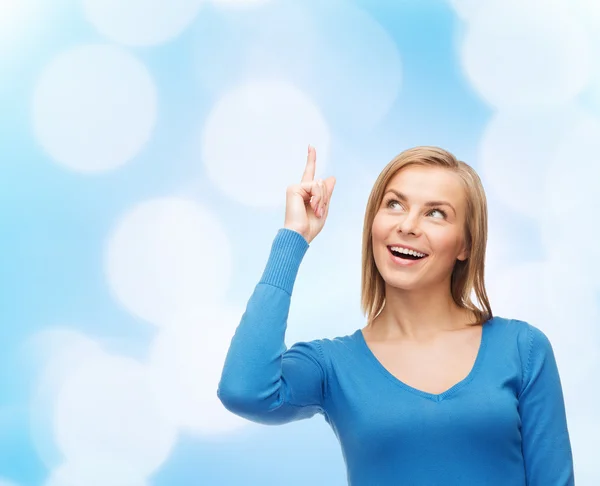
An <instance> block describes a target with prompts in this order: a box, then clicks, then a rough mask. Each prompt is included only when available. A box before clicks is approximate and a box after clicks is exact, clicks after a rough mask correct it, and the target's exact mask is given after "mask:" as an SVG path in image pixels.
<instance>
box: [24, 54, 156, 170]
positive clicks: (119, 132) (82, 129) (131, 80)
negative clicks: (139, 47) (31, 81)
mask: <svg viewBox="0 0 600 486" xmlns="http://www.w3.org/2000/svg"><path fill="white" fill-rule="evenodd" d="M156 103H157V101H156V90H155V87H154V83H153V81H152V79H151V77H150V75H149V73H148V71H147V70H146V68H145V67H144V66H143V65H142V64H141V63H140V62H139V61H138V60H137V59H136V58H135V57H133V56H132V55H131V54H129V53H127V52H125V51H123V50H120V49H118V48H116V47H114V46H108V45H85V46H78V47H75V48H72V49H70V50H68V51H66V52H63V53H62V54H60V55H59V56H58V57H56V58H55V59H54V60H53V61H52V62H51V63H50V64H49V65H48V66H47V67H46V68H45V69H44V71H43V72H42V74H41V75H40V78H39V80H38V82H37V86H36V88H35V93H34V97H33V118H34V119H33V121H34V128H35V133H36V135H37V138H38V140H39V142H40V143H41V144H42V146H43V147H44V149H45V150H46V151H47V152H48V153H49V154H50V156H51V157H52V158H53V159H54V160H55V161H56V162H58V163H60V164H63V165H65V166H67V167H69V168H70V169H73V170H76V171H81V172H101V171H106V170H110V169H114V168H116V167H118V166H120V165H122V164H124V163H125V162H127V161H129V160H130V159H132V158H133V157H135V156H136V155H137V154H138V153H139V152H140V150H141V149H142V147H143V146H144V144H145V143H146V142H147V141H148V139H149V138H150V135H151V131H152V128H153V127H154V123H155V119H156Z"/></svg>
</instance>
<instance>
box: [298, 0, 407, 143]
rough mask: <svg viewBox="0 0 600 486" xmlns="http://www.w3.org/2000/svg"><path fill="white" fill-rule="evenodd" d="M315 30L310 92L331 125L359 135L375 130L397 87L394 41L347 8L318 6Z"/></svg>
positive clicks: (366, 16) (399, 63) (399, 67)
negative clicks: (370, 129)
mask: <svg viewBox="0 0 600 486" xmlns="http://www.w3.org/2000/svg"><path fill="white" fill-rule="evenodd" d="M315 26H316V32H317V37H316V39H315V42H316V46H317V51H316V52H315V55H314V57H313V61H312V64H313V65H312V71H311V79H310V84H309V86H310V92H311V93H314V96H315V99H316V100H317V101H318V102H319V104H320V106H322V108H323V110H324V112H325V113H326V115H327V118H328V119H330V120H332V123H333V120H335V123H336V124H340V125H341V126H345V127H348V128H350V129H353V130H359V131H360V130H363V129H365V128H372V127H374V126H376V125H377V124H378V123H379V122H380V121H381V120H382V119H383V118H384V117H385V116H386V115H387V113H388V112H389V111H390V109H391V108H392V106H393V105H394V103H395V101H396V99H397V97H398V94H399V93H400V88H401V86H402V61H401V58H400V53H399V52H398V47H397V45H396V43H395V41H394V39H392V37H391V36H390V34H389V33H388V32H387V31H386V30H385V29H384V28H383V27H382V25H381V24H380V23H379V22H377V20H375V19H374V18H373V17H372V16H371V15H369V14H368V13H367V12H366V11H364V10H362V9H359V8H356V7H355V6H353V5H351V4H350V3H348V2H339V3H335V4H334V3H325V2H324V3H322V4H321V5H320V6H319V8H317V9H316V12H315ZM374 53H377V54H376V55H374Z"/></svg>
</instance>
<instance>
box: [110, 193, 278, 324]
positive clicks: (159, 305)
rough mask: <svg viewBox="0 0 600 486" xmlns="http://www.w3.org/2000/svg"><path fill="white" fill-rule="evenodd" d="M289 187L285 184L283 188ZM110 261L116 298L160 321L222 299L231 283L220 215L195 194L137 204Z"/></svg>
mask: <svg viewBox="0 0 600 486" xmlns="http://www.w3.org/2000/svg"><path fill="white" fill-rule="evenodd" d="M284 191H285V188H284ZM105 266H106V273H107V278H108V282H109V285H110V287H111V289H112V291H113V293H114V295H115V296H116V298H117V299H118V300H119V301H120V302H121V303H122V304H123V305H124V306H125V307H126V308H127V309H128V310H129V311H130V312H132V313H133V314H135V315H138V316H140V317H142V318H144V319H146V320H148V321H149V322H152V323H154V324H156V325H168V323H169V322H170V319H172V318H173V316H175V315H178V314H180V313H182V312H186V311H189V310H193V309H198V308H200V309H201V308H202V307H203V306H204V305H206V304H210V303H214V302H215V301H219V300H220V299H221V298H222V297H223V295H224V293H225V291H226V289H227V286H228V285H229V280H230V275H231V271H232V270H231V248H230V243H229V240H228V239H227V236H226V234H225V232H224V231H223V229H222V227H221V224H220V223H219V221H218V220H217V219H216V217H215V216H214V215H213V214H212V213H210V212H209V211H208V210H207V209H205V208H203V207H202V206H199V205H198V204H196V203H194V202H193V201H191V200H185V199H177V198H162V199H155V200H150V201H147V202H143V203H141V204H138V205H137V206H135V207H134V208H132V209H130V210H129V211H128V212H127V213H126V214H125V215H124V216H123V217H122V219H121V221H119V223H118V225H117V227H116V228H115V230H114V232H113V234H112V235H111V237H110V240H109V241H108V245H107V249H106V255H105Z"/></svg>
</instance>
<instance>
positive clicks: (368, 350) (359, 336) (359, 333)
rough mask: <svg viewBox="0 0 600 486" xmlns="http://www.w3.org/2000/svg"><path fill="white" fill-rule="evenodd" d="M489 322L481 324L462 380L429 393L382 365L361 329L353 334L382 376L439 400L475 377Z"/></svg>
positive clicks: (410, 389)
mask: <svg viewBox="0 0 600 486" xmlns="http://www.w3.org/2000/svg"><path fill="white" fill-rule="evenodd" d="M489 324H490V320H488V321H486V322H484V323H483V324H482V325H481V340H480V343H479V349H478V350H477V356H476V357H475V361H474V363H473V367H472V368H471V371H469V374H468V375H467V376H465V377H464V378H463V379H462V380H460V381H458V382H457V383H455V384H454V385H452V386H451V387H450V388H448V389H447V390H445V391H443V392H441V393H429V392H426V391H423V390H420V389H418V388H415V387H413V386H410V385H408V384H407V383H404V382H403V381H402V380H400V378H398V377H397V376H396V375H394V374H393V373H392V372H391V371H389V370H388V369H387V368H386V367H385V366H384V365H383V363H382V362H381V361H379V358H377V356H375V353H373V351H372V350H371V348H370V347H369V345H368V344H367V341H366V339H365V336H364V334H363V332H362V329H358V330H357V331H356V332H355V333H354V334H355V336H356V337H357V339H358V341H359V343H360V346H361V348H362V350H363V351H364V352H365V354H366V355H367V357H368V358H369V359H370V360H371V362H373V364H374V365H375V366H376V367H377V368H378V369H379V371H380V372H382V373H383V374H384V376H386V377H387V378H388V379H389V380H391V381H392V382H393V383H395V384H396V385H398V386H400V387H401V388H403V389H404V390H407V391H409V392H411V393H414V394H416V395H419V396H421V397H423V398H428V399H430V400H433V401H434V402H441V401H442V400H444V399H445V398H447V397H449V396H450V395H452V394H454V393H456V392H457V391H458V390H460V389H461V388H463V387H464V386H466V385H467V384H469V382H470V381H471V380H472V379H473V378H474V377H475V375H476V374H477V372H478V371H479V368H480V366H481V362H482V361H483V355H484V353H485V348H486V346H487V339H488V329H487V328H488V327H489Z"/></svg>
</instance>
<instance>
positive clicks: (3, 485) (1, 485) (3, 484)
mask: <svg viewBox="0 0 600 486" xmlns="http://www.w3.org/2000/svg"><path fill="white" fill-rule="evenodd" d="M0 5H1V4H0ZM0 486H17V483H11V482H10V481H8V480H6V479H0Z"/></svg>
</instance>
